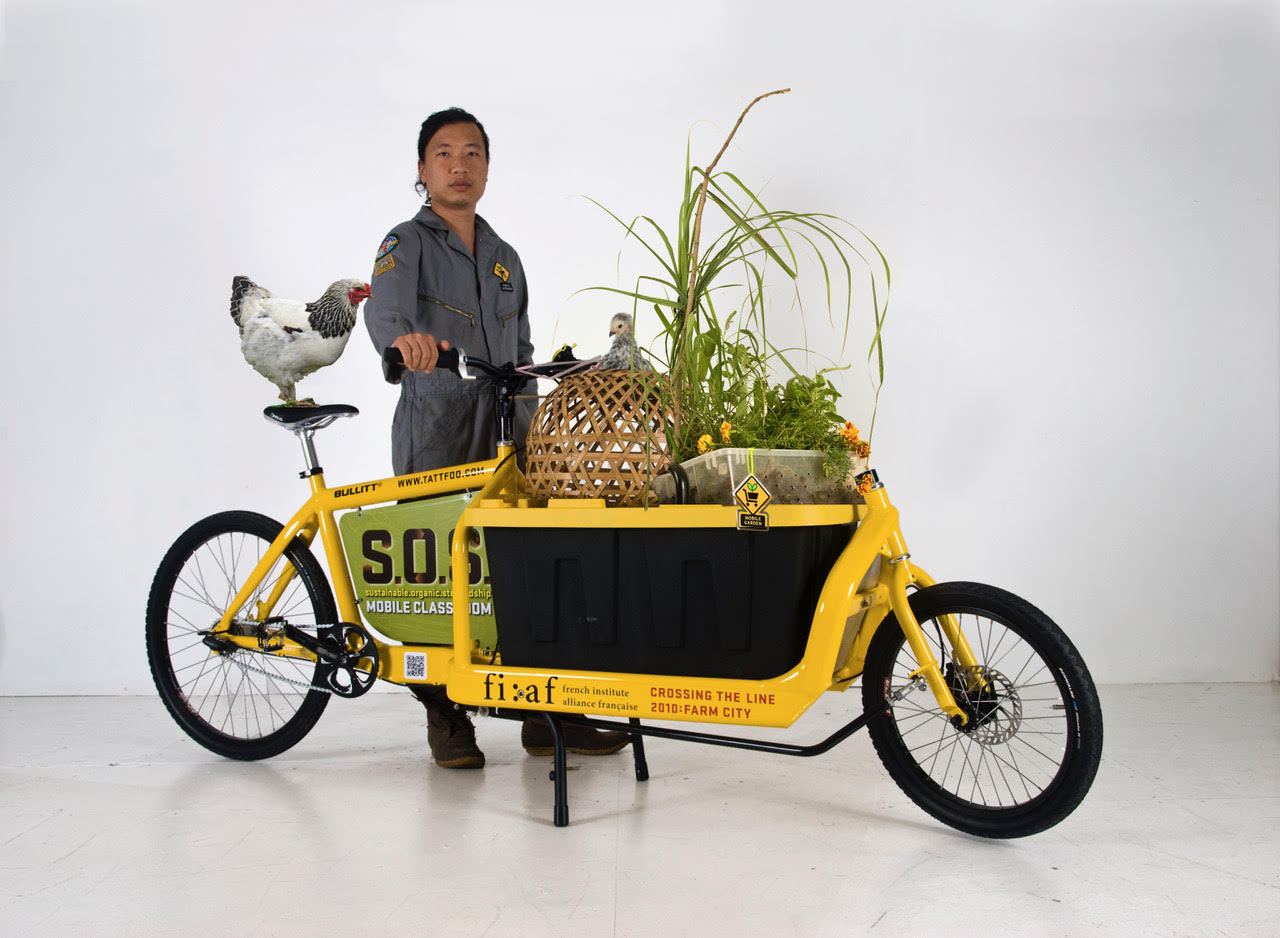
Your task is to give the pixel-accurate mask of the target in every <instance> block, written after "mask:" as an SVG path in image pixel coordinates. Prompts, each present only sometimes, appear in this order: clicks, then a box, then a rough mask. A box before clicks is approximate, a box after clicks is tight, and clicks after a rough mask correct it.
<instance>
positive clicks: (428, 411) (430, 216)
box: [364, 206, 536, 475]
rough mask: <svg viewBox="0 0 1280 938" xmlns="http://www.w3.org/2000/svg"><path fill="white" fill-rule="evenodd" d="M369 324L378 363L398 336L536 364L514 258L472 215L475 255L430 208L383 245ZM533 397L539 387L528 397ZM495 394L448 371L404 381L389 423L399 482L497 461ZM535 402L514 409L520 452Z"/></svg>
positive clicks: (499, 360)
mask: <svg viewBox="0 0 1280 938" xmlns="http://www.w3.org/2000/svg"><path fill="white" fill-rule="evenodd" d="M370 289H371V290H372V292H373V296H371V297H370V298H369V300H368V301H367V302H366V303H365V307H364V321H365V325H366V327H368V329H369V336H370V338H371V339H372V340H373V345H374V348H375V349H377V351H378V353H379V354H381V353H382V350H383V349H385V348H387V347H389V346H390V345H391V343H392V342H394V341H395V340H396V339H397V338H399V337H400V336H402V335H407V334H409V333H414V332H426V333H430V334H431V335H433V336H435V338H436V340H437V341H439V340H441V339H447V340H448V341H449V344H450V346H451V347H453V348H461V349H463V350H464V351H465V352H467V353H468V354H470V355H475V356H477V357H480V358H486V359H488V360H489V361H491V362H493V363H494V364H497V365H502V364H505V363H506V362H514V363H516V364H528V363H530V362H531V361H532V360H533V342H532V341H531V340H530V338H529V315H528V314H529V291H528V287H527V285H526V283H525V278H524V266H523V265H522V264H521V263H520V256H519V255H518V254H516V252H515V249H514V248H512V247H511V245H509V244H507V243H506V242H505V241H503V240H502V239H501V238H499V237H498V235H497V234H496V233H494V230H493V229H492V228H491V227H489V223H488V222H486V221H485V220H484V219H483V218H481V217H480V216H479V215H477V216H476V252H475V256H472V254H471V252H469V251H468V250H467V248H466V246H465V245H464V244H463V243H462V239H461V238H459V237H458V236H457V235H456V234H454V233H453V231H452V230H451V229H450V228H449V226H448V225H446V224H445V223H444V220H443V219H441V218H440V216H439V215H437V214H436V213H435V212H433V211H432V210H431V208H430V206H423V208H422V210H421V211H420V212H418V214H417V215H416V216H415V217H414V218H413V219H412V220H411V221H407V222H404V223H402V224H400V225H397V226H396V227H395V228H393V229H392V230H391V233H390V234H389V235H387V237H386V240H384V241H383V242H382V247H381V248H380V249H379V251H378V256H377V259H376V260H375V261H374V269H373V276H372V277H371V278H370ZM522 393H528V394H533V393H536V382H530V384H529V385H528V386H527V387H526V389H525V390H524V392H522ZM494 402H495V395H494V393H493V390H492V388H491V387H490V386H489V385H488V383H487V382H486V381H484V380H483V379H481V380H479V381H463V380H462V379H460V378H459V377H458V376H457V375H455V374H454V373H453V372H451V371H444V370H442V369H437V370H435V371H432V372H431V373H430V374H423V373H422V372H405V373H404V376H403V379H402V380H401V382H400V402H399V404H397V405H396V412H395V417H394V418H393V421H392V424H391V462H392V466H393V468H394V470H395V473H396V474H397V475H406V474H408V473H412V472H422V471H425V470H427V469H439V468H441V467H443V466H452V465H457V464H459V463H466V462H478V461H480V460H484V459H492V458H493V456H494V454H495V452H496V451H497V442H498V429H497V421H496V419H495V415H494ZM532 403H533V402H532V401H528V400H518V401H516V440H515V442H516V445H517V446H523V445H524V439H525V435H526V434H527V433H528V429H529V420H530V417H531V415H532V413H533V406H532Z"/></svg>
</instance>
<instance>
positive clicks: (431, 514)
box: [338, 492, 498, 651]
mask: <svg viewBox="0 0 1280 938" xmlns="http://www.w3.org/2000/svg"><path fill="white" fill-rule="evenodd" d="M471 498H472V495H471V493H465V492H464V493H460V494H457V495H444V496H441V497H439V498H426V499H421V500H419V501H413V502H406V503H404V504H400V505H389V506H387V507H385V508H373V509H367V510H358V511H350V512H347V513H346V514H345V515H343V516H342V517H341V518H340V519H339V522H338V524H339V527H340V528H341V530H342V542H343V546H344V548H345V549H346V553H347V565H348V567H349V568H350V570H351V578H352V581H353V585H354V586H355V591H356V597H357V598H358V599H359V600H360V610H361V612H362V613H363V614H364V618H365V621H367V622H368V623H369V624H370V625H372V626H373V627H374V628H375V629H377V630H378V631H379V632H381V633H382V634H383V635H386V636H387V637H389V638H393V639H396V640H397V641H401V642H425V643H428V644H439V645H447V644H452V642H453V577H452V565H451V557H450V551H451V549H452V545H453V530H454V527H455V526H456V525H457V523H458V516H459V515H461V514H462V510H463V509H464V508H466V507H467V503H468V502H470V501H471ZM468 561H469V562H468V579H469V581H470V582H469V595H470V601H471V637H472V638H473V639H475V640H476V641H477V642H478V643H479V647H480V648H481V649H483V650H486V651H488V650H491V649H493V647H494V646H495V645H496V643H497V640H498V638H497V636H498V630H497V623H496V621H495V619H494V616H493V590H492V587H491V585H490V580H489V560H488V557H487V556H486V555H485V550H484V541H483V539H482V536H481V534H480V532H478V531H476V532H473V534H472V543H471V544H469V545H468Z"/></svg>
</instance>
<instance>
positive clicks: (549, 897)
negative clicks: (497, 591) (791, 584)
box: [0, 684, 1280, 938]
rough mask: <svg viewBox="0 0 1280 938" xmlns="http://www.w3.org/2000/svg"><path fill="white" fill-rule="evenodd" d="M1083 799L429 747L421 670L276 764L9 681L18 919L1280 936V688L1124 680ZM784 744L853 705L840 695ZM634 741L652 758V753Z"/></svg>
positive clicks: (88, 923)
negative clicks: (933, 812) (1004, 796)
mask: <svg viewBox="0 0 1280 938" xmlns="http://www.w3.org/2000/svg"><path fill="white" fill-rule="evenodd" d="M1102 697H1103V707H1104V715H1105V719H1106V733H1107V737H1106V744H1105V747H1104V753H1103V763H1102V769H1101V771H1100V772H1099V775H1098V779H1097V782H1096V783H1095V785H1094V788H1093V791H1092V792H1091V794H1090V795H1089V797H1088V798H1086V799H1085V802H1084V804H1083V805H1082V806H1081V807H1080V808H1079V809H1078V810H1077V811H1076V813H1075V814H1073V815H1072V816H1071V817H1069V818H1067V819H1066V820H1065V821H1064V822H1063V823H1062V824H1060V825H1059V826H1058V827H1056V828H1054V829H1052V830H1050V831H1048V832H1046V833H1043V834H1040V835H1038V836H1035V837H1031V838H1027V839H1024V840H1018V841H1005V842H990V841H984V840H979V839H975V838H972V837H968V836H965V835H963V834H959V833H956V832H954V831H951V830H950V829H948V828H946V827H944V826H942V825H940V824H938V823H936V822H935V821H933V820H932V819H931V818H930V817H928V816H927V815H925V814H924V813H923V812H921V811H920V810H919V809H917V808H916V807H915V806H914V805H913V804H911V803H910V802H909V801H908V800H907V799H906V797H905V796H904V795H902V794H901V793H900V792H899V791H898V790H897V788H896V787H895V786H894V784H893V783H892V782H891V781H890V779H889V777H888V776H887V775H886V774H885V773H884V772H883V771H882V770H881V768H880V766H879V763H878V762H877V761H876V759H875V756H874V753H873V751H872V749H871V746H870V743H869V741H868V740H867V739H866V737H865V735H862V734H860V735H858V736H855V737H854V738H853V739H851V740H849V741H848V742H846V743H844V744H842V745H841V746H839V747H837V748H836V749H835V750H833V751H832V752H830V753H828V754H827V755H825V756H819V757H817V758H812V759H797V758H792V757H786V756H773V755H762V754H758V753H750V752H741V751H735V750H727V749H719V748H710V747H705V746H696V745H691V744H687V743H676V742H670V741H664V740H652V739H651V740H649V741H648V754H649V765H650V769H651V771H652V778H651V779H650V781H648V782H647V783H637V782H636V781H635V778H634V775H633V773H632V761H631V759H630V757H629V755H627V754H625V753H624V755H623V756H621V757H619V756H611V757H603V758H582V757H577V756H571V757H570V772H571V774H570V776H569V796H570V812H571V822H572V823H571V826H570V827H568V828H564V829H557V828H555V827H553V826H552V824H551V794H552V793H551V783H550V782H549V781H548V780H547V771H548V768H549V761H550V760H548V759H533V758H530V757H528V756H526V755H525V754H524V752H523V751H522V750H521V749H520V748H519V745H518V738H517V736H518V727H517V725H516V724H513V723H508V722H505V721H499V720H493V719H482V720H481V721H480V723H479V736H480V742H481V745H482V747H483V748H484V749H485V751H486V753H487V755H488V759H489V765H488V767H487V768H485V770H484V771H483V772H450V771H446V770H443V769H438V768H436V767H434V766H432V765H430V764H429V763H428V760H427V757H426V742H425V728H424V719H423V716H422V711H421V709H420V708H419V707H418V705H417V703H416V702H414V701H413V700H412V699H411V698H410V697H409V695H408V694H406V693H394V694H370V695H368V696H366V697H364V698H362V699H360V700H356V701H342V700H335V701H334V702H333V703H332V704H331V705H330V707H329V709H328V710H327V711H326V713H325V715H324V717H323V718H322V719H321V721H320V723H319V725H318V726H317V727H316V729H315V730H314V731H313V732H312V733H311V735H310V736H308V737H307V738H306V739H305V740H303V741H302V742H301V743H300V744H299V745H298V746H297V747H295V748H294V749H293V750H291V751H290V752H288V753H285V754H284V755H282V756H279V757H277V758H276V759H274V760H271V761H269V762H265V763H257V764H241V763H234V762H230V761H226V760H223V759H220V758H217V757H215V756H213V755H211V754H209V753H207V752H206V751H205V750H203V749H201V748H200V747H198V746H197V745H196V744H194V743H192V742H190V741H189V740H188V739H187V738H186V737H185V736H184V735H182V733H181V732H180V730H179V729H178V728H177V726H176V725H175V724H174V723H173V722H171V721H170V719H169V717H168V715H167V714H166V713H165V712H164V709H163V707H162V706H161V704H160V702H159V700H158V699H156V698H151V697H107V698H104V697H97V698H92V697H79V698H12V697H10V698H0V934H3V935H6V936H8V935H40V936H49V935H95V936H96V935H130V936H135V935H184V936H185V935H316V934H327V933H343V934H352V935H374V934H404V933H410V934H426V935H462V936H471V935H502V936H507V938H515V936H520V938H523V936H532V935H556V936H572V935H593V936H596V935H699V936H701V935H717V936H718V935H729V934H732V935H738V936H742V935H803V936H826V935H861V934H874V935H877V936H878V935H913V936H933V935H956V934H966V935H968V934H972V935H1017V936H1023V935H1082V934H1116V935H1161V936H1170V935H1187V936H1197V938H1199V936H1206V935H1230V936H1241V935H1267V936H1274V935H1277V934H1280V685H1256V684H1254V685H1215V686H1208V685H1195V686H1187V685H1182V686H1168V685H1165V686H1124V687H1105V688H1103V689H1102ZM822 703H823V705H822V706H819V707H818V708H816V709H815V711H814V712H813V713H811V714H809V715H807V716H806V717H805V718H804V719H803V720H802V721H801V722H800V723H799V724H797V726H796V727H793V728H792V729H791V730H787V731H776V730H775V731H769V732H767V733H765V734H763V735H766V736H767V737H769V738H785V739H788V740H790V741H802V742H812V741H816V740H817V739H820V738H822V737H823V736H825V735H826V730H827V729H828V728H829V727H834V726H835V725H837V724H838V723H842V722H844V720H845V718H846V717H845V714H844V713H843V712H842V711H841V710H840V708H841V706H842V705H844V704H851V703H852V698H844V697H842V696H839V695H831V696H830V697H828V698H827V699H825V700H824V701H823V702H822ZM628 752H629V751H628Z"/></svg>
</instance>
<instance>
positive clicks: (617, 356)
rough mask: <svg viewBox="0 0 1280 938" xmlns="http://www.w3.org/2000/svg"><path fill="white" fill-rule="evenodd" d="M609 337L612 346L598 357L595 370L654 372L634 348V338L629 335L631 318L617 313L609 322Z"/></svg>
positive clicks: (645, 359)
mask: <svg viewBox="0 0 1280 938" xmlns="http://www.w3.org/2000/svg"><path fill="white" fill-rule="evenodd" d="M609 335H611V336H613V344H612V345H610V346H609V351H607V352H605V353H604V355H602V356H601V357H600V364H598V365H596V368H597V370H599V371H604V370H606V369H622V370H629V371H654V370H655V369H654V367H653V363H652V362H650V361H649V359H647V358H646V357H645V356H644V353H643V352H641V351H640V349H639V348H637V347H636V340H635V337H634V336H632V334H631V316H630V315H629V314H627V313H618V314H617V315H616V316H614V317H613V319H611V320H610V321H609Z"/></svg>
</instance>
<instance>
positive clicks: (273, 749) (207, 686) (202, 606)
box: [147, 511, 338, 759]
mask: <svg viewBox="0 0 1280 938" xmlns="http://www.w3.org/2000/svg"><path fill="white" fill-rule="evenodd" d="M281 527H282V526H281V524H280V523H279V522H277V521H273V520H271V519H270V518H268V517H266V516H265V515H260V514H256V513H254V512H249V511H228V512H223V513H222V514H217V515H212V516H210V517H208V518H205V519H204V520H202V521H198V522H196V523H195V524H194V525H192V526H191V527H190V528H189V529H188V530H187V531H186V532H185V533H184V534H183V535H182V536H181V537H180V538H178V540H177V541H176V542H175V543H174V545H173V546H172V547H171V548H169V552H168V553H167V554H165V557H164V560H162V561H161V563H160V567H159V569H158V570H157V571H156V576H155V579H154V580H153V581H152V584H151V594H150V597H149V598H148V601H147V658H148V661H149V662H150V664H151V675H152V677H153V678H154V679H155V683H156V689H157V690H159V692H160V698H161V699H162V700H163V701H164V704H165V706H166V707H167V708H168V710H169V713H170V714H172V716H173V718H174V719H175V720H176V721H177V723H178V725H179V726H181V727H182V729H183V730H185V731H186V733H187V734H188V735H189V736H190V737H191V738H192V739H194V740H195V741H196V742H198V743H199V744H200V745H202V746H204V747H205V748H206V749H209V750H212V751H213V752H216V753H218V754H219V755H222V756H226V757H228V758H231V759H266V758H269V757H270V756H274V755H278V754H279V753H281V752H284V751H285V750H286V749H288V748H289V747H290V746H293V745H294V744H295V743H297V742H298V740H300V739H302V737H303V736H305V735H306V734H307V732H308V731H309V730H310V729H311V727H313V726H314V725H315V723H316V721H317V720H318V719H320V714H321V713H323V712H324V708H325V706H326V705H327V704H328V703H329V695H328V694H327V693H325V692H324V691H320V690H316V689H315V688H314V687H313V686H312V685H313V684H314V683H315V677H316V669H317V667H318V665H317V664H316V663H315V662H311V661H303V660H299V659H294V658H281V657H277V656H275V655H269V654H258V653H256V652H252V651H248V650H237V651H232V652H220V651H217V650H215V649H213V648H211V647H209V646H208V645H206V644H205V642H204V639H205V637H206V636H207V635H208V633H209V631H210V630H211V629H212V628H213V627H214V626H215V625H216V624H217V623H218V621H219V620H220V619H221V618H222V615H223V613H224V612H225V611H226V609H227V606H228V605H229V604H230V602H231V600H232V599H234V598H235V595H236V593H238V592H239V590H240V588H241V586H242V585H243V584H244V582H245V581H246V580H247V579H248V576H249V574H250V573H251V572H252V571H253V568H254V567H255V566H256V565H257V563H258V561H259V560H260V559H261V558H262V556H263V554H264V553H265V552H266V549H267V548H268V547H269V546H270V544H271V542H272V541H273V540H275V538H276V535H278V534H279V533H280V530H281ZM289 565H292V567H293V569H294V571H295V573H296V575H295V576H294V577H293V579H292V580H291V581H290V582H289V585H288V587H287V588H286V590H285V592H284V595H283V596H281V598H280V601H279V602H278V603H276V605H275V607H274V608H273V609H272V611H271V615H272V616H274V617H281V618H282V619H283V620H285V621H287V622H288V623H289V624H290V625H293V626H296V627H298V628H300V629H303V630H305V631H307V632H309V633H311V634H312V635H314V634H315V632H316V627H317V625H327V624H333V623H336V622H337V620H338V613H337V607H336V606H335V604H334V601H333V593H332V592H331V591H330V589H329V582H328V580H327V579H326V578H325V575H324V570H323V568H321V566H320V564H319V562H318V561H317V560H316V558H315V556H314V555H313V554H312V553H311V551H310V550H309V549H308V548H307V547H306V545H304V544H302V543H301V542H300V541H294V543H292V544H291V545H289V547H288V548H287V549H286V550H285V553H284V557H283V558H281V559H280V560H278V561H277V562H276V565H275V567H274V568H273V569H272V570H271V572H270V573H269V574H268V576H267V577H266V578H265V579H264V580H263V585H262V587H261V588H260V589H259V591H258V593H257V594H255V595H254V596H252V597H250V600H249V602H248V604H247V605H246V607H245V609H246V611H250V610H252V609H253V608H254V604H255V603H257V602H258V601H259V600H261V599H264V598H265V596H266V595H267V594H268V593H269V592H270V590H271V588H272V586H274V584H275V583H276V582H277V581H278V580H279V578H280V576H281V574H282V573H283V572H285V571H287V570H288V567H289ZM243 627H244V628H245V629H246V630H253V629H256V628H261V624H260V623H256V622H252V621H251V620H249V619H248V618H247V617H243Z"/></svg>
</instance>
